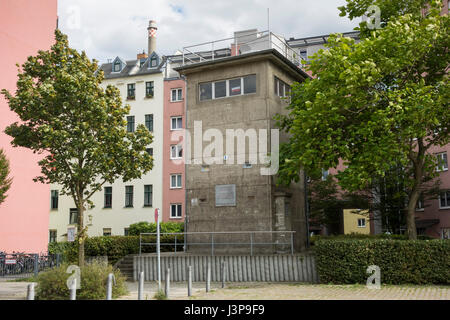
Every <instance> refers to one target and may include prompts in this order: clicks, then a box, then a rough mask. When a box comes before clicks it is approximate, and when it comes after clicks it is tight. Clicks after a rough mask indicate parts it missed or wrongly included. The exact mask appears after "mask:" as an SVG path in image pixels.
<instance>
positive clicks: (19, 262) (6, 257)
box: [0, 252, 61, 278]
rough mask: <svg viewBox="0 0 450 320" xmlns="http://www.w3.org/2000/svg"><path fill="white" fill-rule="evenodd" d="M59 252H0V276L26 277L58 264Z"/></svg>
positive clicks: (59, 259)
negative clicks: (53, 253)
mask: <svg viewBox="0 0 450 320" xmlns="http://www.w3.org/2000/svg"><path fill="white" fill-rule="evenodd" d="M60 262H61V256H60V255H59V254H55V255H48V254H35V253H23V252H21V253H16V252H14V253H5V252H0V277H4V278H5V277H10V278H28V277H31V276H37V275H38V273H39V272H41V271H44V270H47V269H50V268H53V267H56V266H59V264H60Z"/></svg>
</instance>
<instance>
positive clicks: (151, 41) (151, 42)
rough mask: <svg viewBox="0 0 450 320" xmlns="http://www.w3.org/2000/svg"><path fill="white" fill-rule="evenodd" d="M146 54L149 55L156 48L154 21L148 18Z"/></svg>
mask: <svg viewBox="0 0 450 320" xmlns="http://www.w3.org/2000/svg"><path fill="white" fill-rule="evenodd" d="M147 30H148V55H149V56H150V55H151V54H152V53H153V51H155V50H156V30H158V28H157V27H156V21H155V20H150V21H149V24H148V28H147Z"/></svg>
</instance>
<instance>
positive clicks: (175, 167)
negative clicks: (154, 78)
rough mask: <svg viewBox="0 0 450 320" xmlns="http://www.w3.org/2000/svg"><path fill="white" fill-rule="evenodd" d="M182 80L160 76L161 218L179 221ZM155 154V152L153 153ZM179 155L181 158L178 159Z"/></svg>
mask: <svg viewBox="0 0 450 320" xmlns="http://www.w3.org/2000/svg"><path fill="white" fill-rule="evenodd" d="M185 88H186V84H185V81H184V80H183V79H181V78H178V77H177V78H168V79H165V80H164V146H163V158H164V159H163V210H162V212H163V221H165V222H167V221H173V222H183V221H184V218H185V210H186V208H185V207H186V204H185V201H186V193H185V165H184V161H183V160H182V158H183V156H184V154H183V151H181V154H180V152H179V151H180V150H179V149H177V148H179V146H181V145H182V143H183V139H182V138H181V135H182V134H183V130H184V129H185V123H186V122H185V120H186V119H185V94H186V90H185ZM156 156H158V155H156ZM180 156H181V159H180Z"/></svg>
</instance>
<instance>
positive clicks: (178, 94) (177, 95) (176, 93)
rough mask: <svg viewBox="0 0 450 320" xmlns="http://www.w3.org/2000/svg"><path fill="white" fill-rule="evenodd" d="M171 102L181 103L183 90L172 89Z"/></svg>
mask: <svg viewBox="0 0 450 320" xmlns="http://www.w3.org/2000/svg"><path fill="white" fill-rule="evenodd" d="M171 93H172V94H171V100H170V101H171V102H176V101H181V100H183V89H181V88H178V89H172V91H171Z"/></svg>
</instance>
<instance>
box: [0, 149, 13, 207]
mask: <svg viewBox="0 0 450 320" xmlns="http://www.w3.org/2000/svg"><path fill="white" fill-rule="evenodd" d="M9 173H10V172H9V161H8V159H7V158H6V154H5V153H4V151H3V149H0V204H2V202H4V201H5V199H6V197H7V195H6V192H7V191H8V190H9V188H10V187H11V182H12V179H11V178H9Z"/></svg>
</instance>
